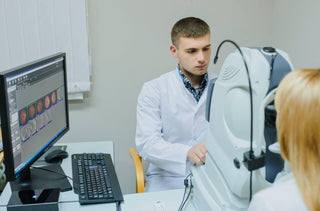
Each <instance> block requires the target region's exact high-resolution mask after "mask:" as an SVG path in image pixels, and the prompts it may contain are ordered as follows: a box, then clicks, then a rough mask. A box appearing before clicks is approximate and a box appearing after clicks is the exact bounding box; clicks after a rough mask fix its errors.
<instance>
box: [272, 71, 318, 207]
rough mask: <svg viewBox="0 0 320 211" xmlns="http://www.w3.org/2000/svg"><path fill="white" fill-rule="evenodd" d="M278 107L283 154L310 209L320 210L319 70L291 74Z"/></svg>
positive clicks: (281, 90)
mask: <svg viewBox="0 0 320 211" xmlns="http://www.w3.org/2000/svg"><path fill="white" fill-rule="evenodd" d="M275 106H276V110H277V131H278V140H279V143H280V148H281V154H282V156H283V157H284V159H286V160H287V161H288V162H289V163H290V165H291V167H292V172H293V175H294V177H295V179H296V181H297V185H298V187H299V190H300V192H301V194H302V197H303V199H304V201H305V203H306V205H307V207H308V208H309V210H311V211H316V210H320V69H300V70H295V71H293V72H291V73H289V74H288V75H287V76H286V77H285V78H284V79H283V80H282V82H281V83H280V85H279V87H278V90H277V93H276V98H275Z"/></svg>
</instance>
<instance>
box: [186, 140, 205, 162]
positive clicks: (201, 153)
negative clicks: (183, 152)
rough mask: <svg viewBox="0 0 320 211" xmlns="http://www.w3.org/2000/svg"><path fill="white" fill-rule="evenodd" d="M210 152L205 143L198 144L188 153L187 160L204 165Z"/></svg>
mask: <svg viewBox="0 0 320 211" xmlns="http://www.w3.org/2000/svg"><path fill="white" fill-rule="evenodd" d="M207 152H208V150H207V148H206V146H205V145H204V142H202V143H198V144H197V145H195V146H193V147H192V148H191V149H189V151H188V153H187V160H189V161H191V162H193V163H197V164H199V165H203V164H204V163H205V159H206V153H207Z"/></svg>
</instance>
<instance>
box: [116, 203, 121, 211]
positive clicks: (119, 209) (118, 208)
mask: <svg viewBox="0 0 320 211" xmlns="http://www.w3.org/2000/svg"><path fill="white" fill-rule="evenodd" d="M116 206H117V211H121V201H117V204H116Z"/></svg>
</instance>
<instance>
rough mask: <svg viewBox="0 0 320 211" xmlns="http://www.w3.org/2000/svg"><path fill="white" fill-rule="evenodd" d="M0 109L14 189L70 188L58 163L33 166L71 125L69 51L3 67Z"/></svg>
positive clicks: (5, 148)
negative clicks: (68, 77)
mask: <svg viewBox="0 0 320 211" xmlns="http://www.w3.org/2000/svg"><path fill="white" fill-rule="evenodd" d="M0 113H1V128H2V140H3V150H4V163H5V173H6V177H7V180H8V181H11V189H12V191H20V190H29V189H32V190H35V189H47V188H58V189H61V190H62V191H63V190H70V189H72V188H71V185H70V183H69V181H68V179H67V178H66V177H64V176H62V175H61V174H64V173H63V170H62V169H61V167H60V165H50V166H48V167H45V168H46V169H47V170H44V169H36V168H31V165H32V164H33V163H34V162H35V161H36V160H37V159H38V158H39V157H40V156H41V155H43V154H44V153H45V152H46V151H48V149H50V148H51V147H52V146H53V144H54V143H56V142H57V141H58V140H59V139H60V138H61V137H62V136H63V135H64V134H65V133H66V132H67V131H68V130H69V117H68V97H67V77H66V55H65V53H57V54H55V55H52V56H49V57H46V58H42V59H39V60H37V61H34V62H31V63H28V64H25V65H22V66H19V67H16V68H12V69H9V70H7V71H4V72H1V73H0ZM53 172H56V173H53Z"/></svg>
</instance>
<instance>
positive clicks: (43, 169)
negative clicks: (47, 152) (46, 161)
mask: <svg viewBox="0 0 320 211" xmlns="http://www.w3.org/2000/svg"><path fill="white" fill-rule="evenodd" d="M32 168H35V169H40V170H42V171H48V172H51V173H55V174H58V175H61V176H64V177H67V178H68V179H70V180H72V181H73V178H72V177H69V176H68V175H66V174H61V173H59V172H56V171H52V170H50V169H45V168H42V167H35V166H32Z"/></svg>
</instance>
